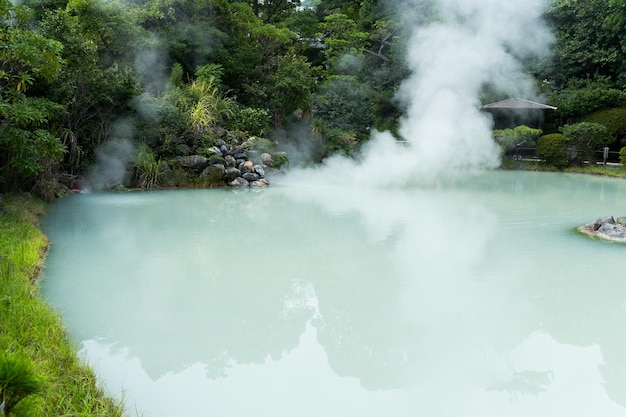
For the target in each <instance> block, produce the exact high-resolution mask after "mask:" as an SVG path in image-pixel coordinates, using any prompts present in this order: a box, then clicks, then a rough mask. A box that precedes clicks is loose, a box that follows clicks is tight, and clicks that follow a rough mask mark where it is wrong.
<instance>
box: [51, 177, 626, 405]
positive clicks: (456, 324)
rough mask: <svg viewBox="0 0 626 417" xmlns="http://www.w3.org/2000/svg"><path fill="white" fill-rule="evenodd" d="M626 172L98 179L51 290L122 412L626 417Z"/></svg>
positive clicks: (55, 224) (70, 230) (59, 243)
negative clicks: (615, 223)
mask: <svg viewBox="0 0 626 417" xmlns="http://www.w3.org/2000/svg"><path fill="white" fill-rule="evenodd" d="M606 214H611V215H614V216H621V215H625V216H626V181H624V180H616V179H609V178H600V177H586V176H578V175H564V174H550V173H530V172H491V173H487V174H484V175H481V176H479V177H472V178H469V179H465V180H456V181H454V182H447V183H441V184H437V185H433V186H430V187H423V188H418V187H415V188H402V189H395V190H364V189H356V188H354V187H353V188H333V187H312V186H294V185H287V184H281V183H280V181H276V182H275V183H274V184H273V185H272V186H271V187H270V188H268V189H266V190H260V191H236V190H177V191H158V192H131V193H123V194H115V193H92V194H80V195H75V196H72V197H68V198H65V199H62V200H60V201H58V202H56V203H54V204H53V206H52V208H51V210H50V212H49V214H48V216H47V218H46V219H45V220H44V223H43V229H44V231H45V232H46V233H47V234H48V236H49V238H50V240H51V248H50V253H49V256H48V258H47V260H46V265H45V271H44V280H43V282H42V287H43V288H42V289H43V292H44V295H45V297H46V298H47V299H48V300H49V302H50V303H51V304H53V305H54V306H56V307H57V308H58V310H59V311H60V313H61V314H62V315H63V318H64V321H65V323H66V325H67V326H68V329H69V332H70V336H71V337H72V339H73V340H75V342H76V343H77V345H78V346H79V347H80V351H81V355H82V356H83V357H84V358H85V359H86V360H87V361H88V362H89V363H90V364H91V365H92V366H93V367H94V369H95V370H96V372H97V374H98V376H99V378H100V380H101V383H102V384H103V386H105V388H106V389H107V391H108V392H109V393H110V394H111V395H114V396H116V397H117V398H123V399H124V402H125V405H126V408H127V411H128V414H129V415H130V416H134V415H143V416H145V417H160V416H173V415H176V416H219V417H222V416H223V417H231V416H232V417H244V416H245V417H249V416H262V417H265V416H267V417H270V416H272V417H274V416H294V417H321V416H324V417H335V416H336V417H346V416H348V417H352V416H355V417H356V416H359V417H369V416H372V417H373V416H377V417H378V416H386V417H387V416H398V417H404V416H406V417H408V416H481V417H496V416H497V417H501V416H524V417H527V416H533V417H541V416H545V417H548V416H550V417H553V416H557V415H558V416H568V417H573V416H581V417H582V416H585V417H587V416H592V415H593V416H604V417H610V416H626V245H620V244H611V243H604V242H600V241H596V240H593V239H590V238H588V237H586V236H583V235H579V234H577V233H576V232H575V228H576V227H577V226H579V225H582V224H584V223H588V222H591V221H593V220H595V219H596V218H597V217H600V216H602V215H606Z"/></svg>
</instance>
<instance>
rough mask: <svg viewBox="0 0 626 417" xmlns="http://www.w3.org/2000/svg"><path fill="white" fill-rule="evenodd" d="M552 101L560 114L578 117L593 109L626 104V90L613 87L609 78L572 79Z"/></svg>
mask: <svg viewBox="0 0 626 417" xmlns="http://www.w3.org/2000/svg"><path fill="white" fill-rule="evenodd" d="M550 103H552V104H553V105H554V106H557V107H558V110H557V112H558V114H559V115H561V116H564V117H577V116H579V115H584V114H589V113H591V112H593V111H596V110H600V109H606V108H611V107H621V106H624V105H625V104H626V92H624V91H621V90H618V89H615V88H612V87H611V82H610V80H608V79H607V78H599V79H596V80H572V81H571V82H570V84H569V85H568V86H567V87H566V88H565V89H563V90H561V91H559V92H558V93H555V94H553V95H552V96H551V97H550Z"/></svg>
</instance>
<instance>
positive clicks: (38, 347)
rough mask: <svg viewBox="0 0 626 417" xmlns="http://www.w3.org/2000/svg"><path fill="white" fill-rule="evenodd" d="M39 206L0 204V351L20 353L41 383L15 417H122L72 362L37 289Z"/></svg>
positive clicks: (13, 201)
mask: <svg viewBox="0 0 626 417" xmlns="http://www.w3.org/2000/svg"><path fill="white" fill-rule="evenodd" d="M44 212H45V205H44V203H42V202H40V201H37V200H34V199H32V198H30V197H27V196H5V197H3V198H2V199H1V200H0V351H4V352H7V351H8V352H16V351H21V352H23V353H24V354H25V355H26V356H27V357H28V358H30V359H31V360H32V361H33V364H34V367H35V370H36V372H37V373H38V374H40V375H42V376H43V377H44V380H45V385H44V389H43V391H42V392H41V393H39V394H35V395H32V396H30V397H27V398H26V399H24V400H23V401H22V402H21V403H20V404H19V405H18V406H17V407H16V408H15V410H14V414H15V415H16V416H20V415H22V416H26V415H28V416H42V417H43V416H96V417H97V416H108V417H115V416H122V410H121V406H120V405H119V404H116V403H115V402H114V401H113V400H111V399H110V398H108V397H106V396H105V395H104V394H103V393H102V391H101V390H99V389H98V388H97V387H96V379H95V376H94V374H93V372H92V371H91V369H90V368H89V367H87V366H86V365H85V364H84V363H82V362H81V361H80V360H79V359H78V358H77V356H76V349H75V347H74V346H73V345H72V344H71V343H70V341H69V340H68V338H67V335H66V332H65V329H64V327H63V324H62V323H61V319H60V317H59V315H58V314H57V313H56V312H55V311H54V310H53V309H52V308H51V307H50V306H48V305H47V304H46V303H45V301H44V300H43V298H42V297H41V295H40V292H39V287H38V285H37V283H36V281H35V280H36V278H37V275H38V272H39V270H40V268H41V265H42V263H43V256H44V254H45V250H46V248H47V239H46V237H45V236H44V235H43V233H42V232H41V231H40V230H39V229H38V228H37V223H38V219H39V217H41V216H42V215H43V214H44Z"/></svg>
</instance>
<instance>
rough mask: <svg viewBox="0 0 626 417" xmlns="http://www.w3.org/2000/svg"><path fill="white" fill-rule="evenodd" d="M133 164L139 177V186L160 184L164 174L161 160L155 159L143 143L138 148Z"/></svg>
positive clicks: (153, 186)
mask: <svg viewBox="0 0 626 417" xmlns="http://www.w3.org/2000/svg"><path fill="white" fill-rule="evenodd" d="M134 166H135V169H136V170H137V175H138V177H139V187H141V188H156V187H159V186H160V185H161V182H162V181H163V178H164V175H165V171H164V168H163V161H162V160H161V159H159V160H158V161H157V160H156V157H155V156H154V153H153V152H152V150H151V149H150V148H148V147H147V146H145V145H144V146H142V147H141V148H140V150H139V152H138V153H137V157H136V158H135V162H134Z"/></svg>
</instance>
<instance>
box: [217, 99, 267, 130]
mask: <svg viewBox="0 0 626 417" xmlns="http://www.w3.org/2000/svg"><path fill="white" fill-rule="evenodd" d="M270 126H271V124H270V115H269V112H268V111H267V110H265V109H259V108H253V107H241V106H238V107H235V108H234V109H233V113H232V115H231V117H230V118H229V119H228V121H227V123H226V128H227V129H229V130H234V131H238V132H245V133H246V134H248V135H252V136H263V134H264V133H265V132H267V131H269V130H270Z"/></svg>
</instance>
